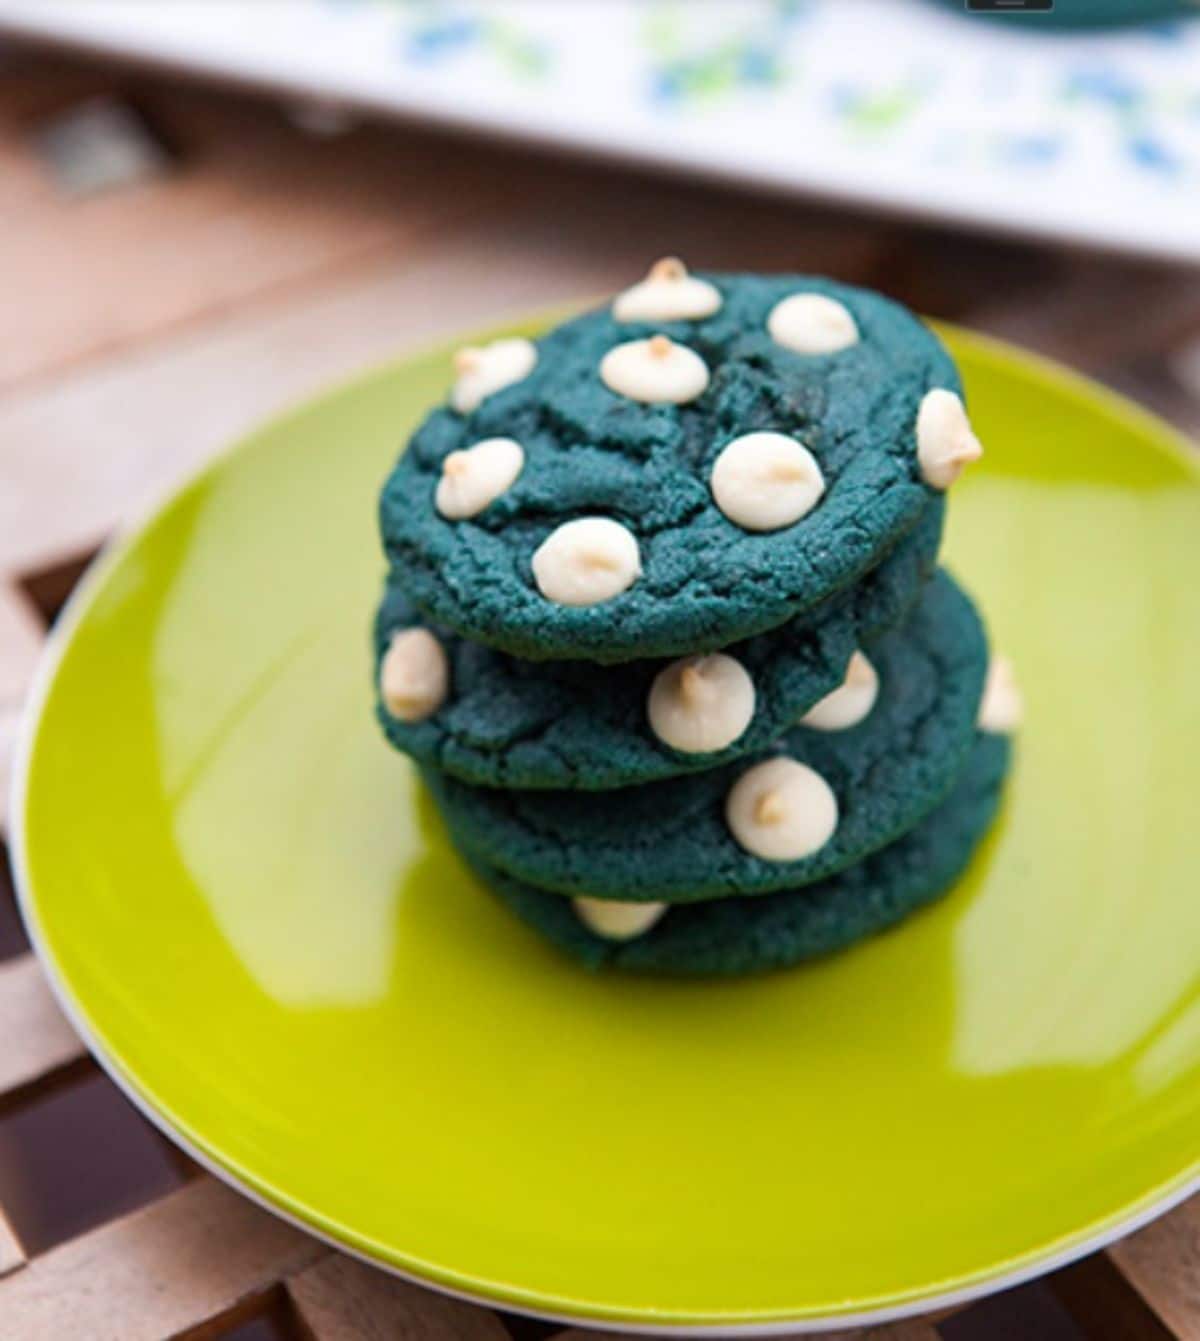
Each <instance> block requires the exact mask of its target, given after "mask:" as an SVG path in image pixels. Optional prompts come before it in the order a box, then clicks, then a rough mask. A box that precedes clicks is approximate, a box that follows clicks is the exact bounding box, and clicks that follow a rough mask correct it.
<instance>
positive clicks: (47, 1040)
mask: <svg viewBox="0 0 1200 1341" xmlns="http://www.w3.org/2000/svg"><path fill="white" fill-rule="evenodd" d="M0 1039H3V1040H4V1042H3V1046H0V1098H6V1097H10V1096H12V1095H13V1094H15V1093H16V1092H18V1091H20V1090H24V1089H26V1088H27V1087H28V1086H30V1085H33V1084H35V1083H36V1082H37V1081H39V1080H43V1079H44V1078H45V1077H47V1076H49V1075H51V1074H52V1073H53V1072H55V1071H58V1070H60V1069H61V1068H62V1067H64V1066H66V1065H68V1063H70V1062H73V1061H76V1060H77V1059H78V1058H80V1057H82V1056H83V1055H84V1049H83V1044H82V1043H80V1041H79V1038H78V1036H77V1035H76V1034H75V1032H74V1030H73V1029H72V1028H71V1026H70V1025H69V1024H68V1023H67V1021H66V1019H65V1018H64V1017H63V1014H62V1012H61V1011H60V1010H59V1008H58V1005H57V1004H56V1002H55V1001H54V998H53V997H52V996H51V995H50V989H49V987H47V985H46V979H45V978H44V977H43V976H42V970H41V968H40V967H39V966H38V964H37V961H36V960H35V959H34V958H33V956H32V955H21V956H20V957H19V958H17V959H12V960H9V961H7V962H6V963H3V964H0Z"/></svg>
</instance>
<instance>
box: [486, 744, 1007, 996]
mask: <svg viewBox="0 0 1200 1341" xmlns="http://www.w3.org/2000/svg"><path fill="white" fill-rule="evenodd" d="M1010 754H1011V747H1010V745H1009V742H1008V740H1007V738H1005V737H1003V736H985V735H982V734H980V735H978V736H977V737H976V742H975V745H974V747H973V749H972V751H971V754H970V756H969V759H968V762H967V765H966V768H965V770H964V771H963V773H962V775H961V776H960V778H959V780H958V782H957V783H956V784H955V787H954V790H953V792H952V793H951V794H950V796H949V797H948V798H947V799H946V800H945V801H943V802H942V804H941V805H940V806H939V807H938V808H937V809H936V810H934V811H933V812H932V813H931V814H930V815H928V816H927V817H926V818H925V819H924V820H922V821H921V823H920V824H918V825H917V826H916V828H914V829H912V830H910V831H909V832H908V833H907V834H905V835H904V836H903V837H902V838H899V839H897V840H896V841H895V842H894V843H891V844H890V845H889V846H887V847H885V848H881V849H880V850H879V851H878V852H875V853H873V854H872V855H871V856H869V857H867V858H866V859H865V860H864V861H862V862H860V863H859V864H858V865H856V866H850V867H848V868H847V869H846V870H843V871H841V872H839V873H838V874H837V875H834V876H830V877H829V878H828V879H826V880H821V881H819V882H818V883H816V884H813V885H808V886H806V887H805V888H803V889H797V890H783V891H781V892H779V893H777V894H765V895H763V896H762V897H761V898H758V899H739V898H731V899H713V900H710V901H708V902H706V903H691V904H688V905H686V906H684V907H675V908H670V909H668V911H667V912H666V914H665V915H664V916H663V918H662V919H661V920H660V921H659V922H657V923H656V924H655V925H654V926H653V927H651V928H650V930H649V931H647V932H644V933H643V934H642V935H641V936H638V937H636V938H635V939H633V940H629V941H611V940H605V939H604V938H603V937H600V936H597V935H595V934H594V933H593V932H591V931H589V930H588V928H587V927H586V926H584V924H583V923H582V922H580V920H579V918H578V917H577V916H576V914H575V911H574V908H573V906H572V904H571V902H570V900H569V899H566V898H564V897H563V896H562V895H561V894H548V893H546V892H545V891H544V890H540V889H534V888H533V887H532V886H531V885H526V884H522V883H521V882H520V881H518V880H514V879H513V878H512V877H511V876H507V875H504V874H502V873H501V872H499V871H496V870H494V869H489V868H487V867H485V866H483V865H482V864H477V865H476V870H477V873H478V875H479V876H480V878H481V879H482V880H483V882H484V883H485V884H486V885H487V886H488V888H489V889H490V890H491V891H492V892H493V893H494V894H495V895H496V896H497V897H498V898H499V899H500V900H501V901H502V902H504V903H505V904H507V905H508V907H509V908H511V909H512V910H513V912H515V913H516V914H517V916H518V917H520V918H521V919H522V920H524V921H525V922H527V923H529V925H530V926H532V927H533V928H534V929H535V930H537V931H538V932H540V933H541V934H542V935H543V936H545V937H546V938H547V939H549V940H550V941H552V942H553V943H554V944H555V945H557V946H558V947H559V948H561V949H563V950H565V951H567V952H568V953H569V954H571V955H573V956H575V958H577V959H580V960H582V961H583V962H584V963H585V964H587V965H588V966H589V967H592V968H600V967H602V966H608V967H612V968H618V969H629V970H633V971H635V972H642V973H655V974H670V975H677V976H690V977H699V976H706V975H726V974H740V973H754V972H759V971H762V970H765V969H778V968H786V967H787V966H789V965H791V964H796V963H799V962H801V961H802V960H806V959H813V958H815V957H816V956H818V955H824V954H829V953H830V952H831V951H834V950H841V949H843V948H845V947H846V946H848V945H852V944H853V943H854V942H856V941H860V940H863V939H864V938H865V937H868V936H873V935H875V934H876V933H878V932H880V931H883V930H885V929H886V928H888V927H891V926H894V925H895V924H896V923H897V922H900V921H901V920H903V919H904V918H905V917H907V916H908V915H909V914H910V913H913V912H915V911H916V910H917V909H918V908H921V907H923V906H924V905H926V904H928V903H932V902H933V901H934V900H935V899H937V898H940V897H941V896H942V895H944V894H946V893H948V892H949V891H950V890H951V889H952V888H953V886H954V885H955V884H956V883H957V881H958V879H959V877H960V876H961V875H962V874H963V872H964V871H965V869H966V867H967V865H968V864H969V862H970V860H971V857H972V855H973V854H974V852H975V850H976V848H977V847H978V845H979V843H980V842H981V840H982V839H983V837H984V835H985V834H986V833H987V830H988V828H989V826H990V825H991V823H992V819H993V817H994V816H995V813H996V809H997V806H998V805H999V801H1000V796H1001V791H1002V788H1003V782H1004V777H1005V773H1006V772H1007V769H1008V766H1009V759H1010Z"/></svg>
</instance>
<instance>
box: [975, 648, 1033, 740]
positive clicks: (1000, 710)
mask: <svg viewBox="0 0 1200 1341" xmlns="http://www.w3.org/2000/svg"><path fill="white" fill-rule="evenodd" d="M1024 715H1025V703H1024V700H1023V699H1022V698H1021V691H1020V689H1018V688H1017V681H1016V676H1015V675H1014V674H1013V666H1012V662H1011V661H1009V659H1008V658H1007V657H1002V656H994V657H993V658H992V660H991V664H990V665H989V666H988V673H987V680H986V681H985V682H984V686H983V699H982V701H981V702H980V704H979V719H978V726H979V729H980V731H987V732H989V733H990V734H992V735H1007V734H1008V733H1009V732H1010V731H1015V730H1016V729H1017V727H1019V726H1020V725H1021V719H1022V718H1023V717H1024Z"/></svg>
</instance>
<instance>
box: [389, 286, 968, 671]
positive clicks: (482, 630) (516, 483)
mask: <svg viewBox="0 0 1200 1341" xmlns="http://www.w3.org/2000/svg"><path fill="white" fill-rule="evenodd" d="M680 269H681V268H680ZM679 282H680V284H682V285H685V286H691V288H689V289H688V292H689V293H691V292H693V291H694V290H695V289H696V287H697V286H698V287H699V289H700V290H701V291H702V292H705V291H706V292H709V293H710V294H711V295H712V298H713V300H714V301H715V302H716V303H717V304H719V306H717V308H716V310H715V311H712V312H709V313H708V314H706V315H698V316H695V317H693V318H690V319H653V314H654V313H655V312H656V311H663V310H675V308H677V307H679V306H680V305H679V304H675V305H674V307H673V306H672V304H671V301H670V294H669V291H668V299H667V302H666V306H665V307H664V306H663V305H662V304H659V305H658V306H656V305H655V304H654V303H650V304H649V305H647V304H645V303H642V304H640V305H639V304H634V305H633V308H632V310H633V313H634V315H633V316H632V317H630V316H629V312H628V310H626V311H625V315H626V317H627V318H628V319H625V320H618V319H617V318H616V317H615V316H614V314H613V311H612V310H611V309H609V308H604V309H602V310H599V311H595V312H591V313H588V314H587V315H585V316H582V317H579V318H577V319H575V320H573V321H569V322H567V323H566V324H565V325H562V326H559V327H557V328H555V329H554V330H552V331H550V332H549V333H548V334H546V335H545V336H543V337H542V338H541V339H540V340H539V341H538V342H537V344H536V346H534V345H533V344H530V343H529V342H522V341H502V342H498V343H497V344H495V345H492V346H489V347H487V348H486V349H482V350H474V351H464V355H463V357H464V359H465V362H464V364H463V365H462V370H461V372H460V376H459V380H458V382H457V383H456V384H455V387H454V389H453V391H452V397H451V404H449V405H446V406H443V407H441V408H439V409H436V410H434V411H433V413H432V414H431V415H430V416H429V417H428V419H426V421H425V422H424V423H423V424H422V425H421V427H420V428H419V429H418V430H417V432H416V433H415V434H414V435H413V437H412V440H411V442H410V443H409V445H408V449H407V450H406V451H405V452H404V454H403V455H402V456H401V458H400V460H399V462H398V464H397V466H396V468H395V470H394V471H393V473H392V475H391V478H390V479H389V480H388V481H387V484H386V485H385V487H384V490H383V495H382V500H381V508H380V518H381V528H382V535H383V540H384V545H385V549H386V552H387V555H388V558H389V562H390V565H391V571H392V575H393V578H394V580H395V582H396V584H397V585H398V586H400V587H401V588H402V589H403V591H404V593H405V594H406V596H407V597H408V598H409V599H410V600H411V601H412V602H413V603H414V604H415V605H416V606H417V607H418V608H419V609H420V610H421V611H422V613H423V614H424V615H425V617H426V618H427V619H429V620H431V621H432V622H434V623H436V624H439V625H442V626H444V627H446V628H448V629H452V630H454V631H455V632H457V633H459V634H461V635H462V636H463V637H465V638H468V639H470V640H472V641H476V642H482V643H486V644H489V645H491V646H494V647H497V648H499V649H501V650H502V651H505V652H508V653H510V654H512V655H513V656H517V657H522V658H526V659H532V660H548V659H585V660H590V661H595V662H604V663H611V662H621V661H630V660H637V659H643V658H647V657H676V656H685V655H692V654H696V653H702V652H707V651H712V650H714V649H717V648H722V647H727V646H728V645H729V644H731V643H733V642H737V641H739V640H742V639H745V638H748V637H751V636H753V635H754V634H756V633H761V632H763V631H765V630H767V629H771V628H775V627H777V626H779V625H780V624H783V623H785V622H786V621H788V620H790V619H793V618H795V617H796V616H797V615H798V614H800V613H802V612H803V611H805V610H810V609H812V608H813V607H814V606H816V605H818V604H819V603H820V602H822V601H824V600H826V599H827V598H828V597H830V596H831V595H833V594H834V593H835V592H837V591H840V590H842V589H843V588H845V587H847V586H848V585H850V584H851V583H853V582H855V581H857V580H858V579H859V578H861V577H862V575H863V574H864V573H866V572H867V571H869V570H870V569H871V568H872V567H874V566H875V565H876V564H878V563H879V561H880V560H881V558H882V557H883V556H884V555H885V554H886V553H888V551H889V550H891V549H892V548H894V547H895V545H896V544H897V543H898V542H899V541H900V540H901V539H902V538H903V537H904V536H905V535H907V534H908V533H909V532H911V531H912V530H913V528H914V527H915V526H916V525H917V523H918V521H919V520H920V518H921V517H922V516H923V515H924V514H925V512H926V510H927V509H928V507H929V505H930V503H931V502H933V501H934V500H935V499H936V498H937V497H938V496H939V494H940V492H941V491H942V490H943V489H944V488H945V487H946V486H947V484H948V483H950V482H951V481H952V479H953V477H954V476H955V474H956V473H957V470H958V469H961V466H962V465H963V464H964V463H965V462H966V461H968V460H970V459H972V458H973V456H974V455H976V454H977V453H978V444H977V443H976V442H975V440H974V438H973V436H972V435H971V434H970V429H969V425H968V424H967V422H966V418H965V414H964V413H963V410H962V404H961V400H960V392H961V384H960V381H959V376H958V373H957V371H956V369H955V367H954V364H953V362H952V361H951V359H950V357H949V355H948V354H947V353H946V351H945V350H944V349H943V347H942V345H941V344H940V342H939V341H938V340H937V338H936V337H935V336H934V335H933V334H932V333H931V332H930V331H929V330H928V329H927V328H926V327H925V326H924V325H922V323H921V322H920V321H918V320H917V319H916V317H914V316H913V315H912V314H911V313H910V312H908V311H907V310H906V309H904V308H902V307H900V306H898V305H897V304H895V303H892V302H889V301H888V300H887V299H885V298H882V297H880V296H879V295H878V294H875V293H871V292H868V291H865V290H862V289H857V288H852V287H850V286H848V285H844V284H837V283H834V282H833V281H830V280H824V279H815V278H810V277H806V276H795V275H784V276H754V275H710V276H707V277H705V278H703V279H700V278H697V277H692V276H685V277H684V278H683V279H681V280H680V281H679ZM628 296H629V295H628V294H627V295H624V296H623V298H622V300H619V301H621V302H623V303H624V302H625V300H626V299H627V298H628ZM682 306H684V307H686V303H685V304H683V305H682ZM625 307H626V308H628V307H629V305H628V303H625ZM702 307H703V304H701V305H698V306H697V307H696V309H695V310H701V309H702ZM639 314H640V315H641V316H642V317H645V318H646V319H636V318H637V317H638V316H639ZM931 393H935V394H933V395H932V396H931ZM927 410H928V411H929V412H928V413H926V411H927ZM919 415H920V416H921V433H920V434H918V416H919ZM919 438H920V442H919V441H918V439H919ZM580 522H586V525H584V526H582V527H581V526H580V525H579V523H580Z"/></svg>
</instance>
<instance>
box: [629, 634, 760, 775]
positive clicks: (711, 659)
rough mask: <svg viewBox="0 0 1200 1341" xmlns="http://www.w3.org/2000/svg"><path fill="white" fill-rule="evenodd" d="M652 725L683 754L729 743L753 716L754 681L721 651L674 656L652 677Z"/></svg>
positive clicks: (649, 706)
mask: <svg viewBox="0 0 1200 1341" xmlns="http://www.w3.org/2000/svg"><path fill="white" fill-rule="evenodd" d="M646 715H647V716H648V717H649V719H650V729H651V730H652V731H653V732H654V734H655V735H656V736H657V737H658V738H659V740H661V741H662V742H663V744H665V745H669V746H670V747H671V748H672V749H673V750H679V751H681V752H682V753H684V754H711V753H712V752H713V751H714V750H723V749H724V748H725V746H726V745H732V744H733V742H734V741H735V740H737V738H738V737H739V736H740V735H741V734H742V732H743V731H745V729H746V728H747V727H748V726H749V725H750V719H751V718H752V717H753V716H754V681H753V680H752V679H751V678H750V676H749V674H748V673H747V671H746V668H745V667H744V666H743V665H742V663H741V662H740V661H736V660H735V659H734V658H733V657H731V656H726V655H725V654H724V653H723V652H714V653H713V654H712V655H711V656H706V657H684V658H683V659H682V660H680V661H672V662H671V664H670V665H669V666H665V667H664V668H663V669H662V670H660V671H659V673H658V674H657V675H656V676H655V677H654V683H653V684H652V685H651V686H650V696H649V698H648V699H647V701H646Z"/></svg>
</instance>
